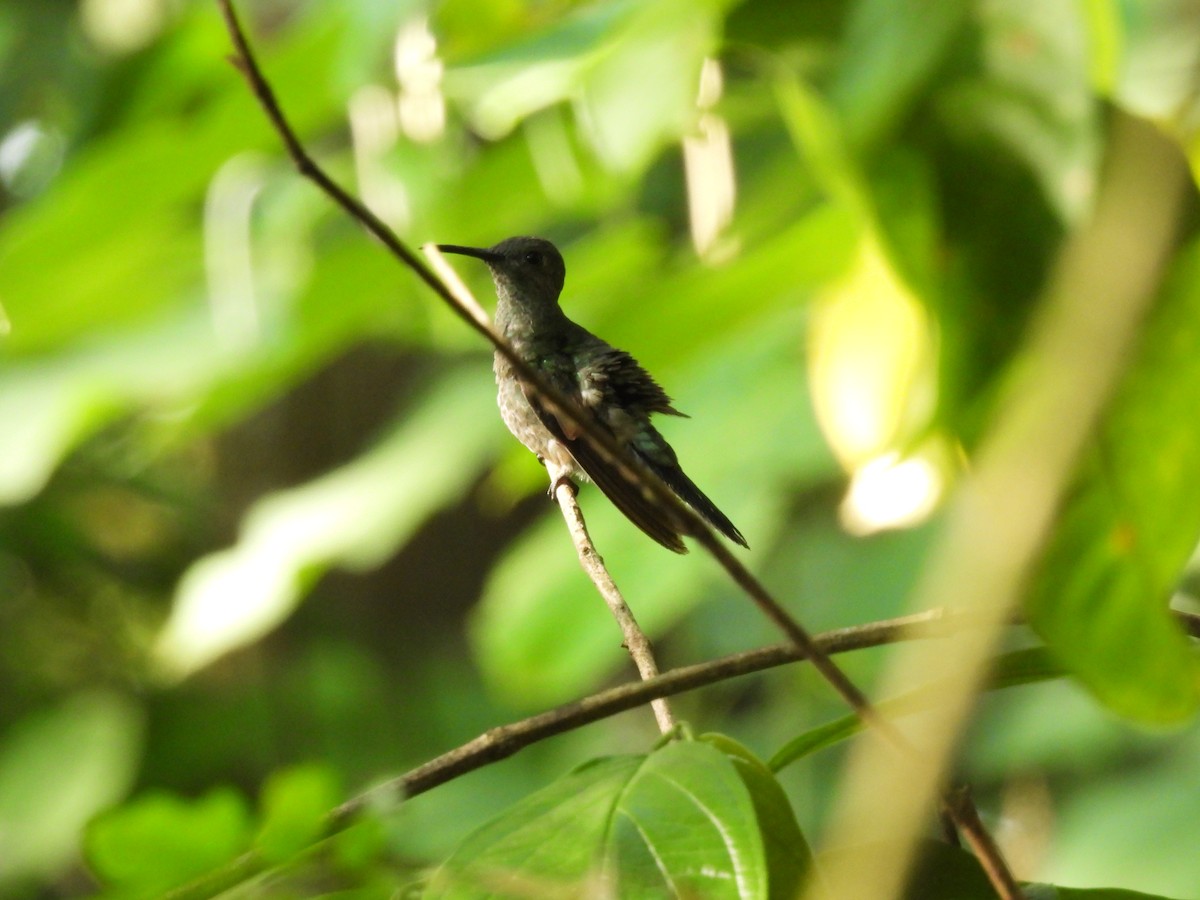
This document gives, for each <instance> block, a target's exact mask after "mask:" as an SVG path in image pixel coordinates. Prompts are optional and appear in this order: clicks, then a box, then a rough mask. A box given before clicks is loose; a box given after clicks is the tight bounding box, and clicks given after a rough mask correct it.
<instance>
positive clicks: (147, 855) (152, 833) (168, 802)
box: [87, 788, 251, 898]
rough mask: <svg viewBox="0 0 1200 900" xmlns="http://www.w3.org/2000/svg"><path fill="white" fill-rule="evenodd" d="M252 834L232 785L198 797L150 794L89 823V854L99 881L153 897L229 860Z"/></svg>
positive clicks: (245, 811) (244, 846)
mask: <svg viewBox="0 0 1200 900" xmlns="http://www.w3.org/2000/svg"><path fill="white" fill-rule="evenodd" d="M250 836H251V832H250V816H249V812H248V810H247V808H246V803H245V801H244V800H242V798H241V796H240V795H239V794H237V793H235V792H234V791H232V790H230V789H227V788H224V789H221V788H219V789H216V790H213V791H210V792H209V793H207V794H205V795H204V796H203V797H200V798H198V799H196V800H187V799H184V798H181V797H177V796H175V795H173V794H167V793H161V792H159V793H150V794H145V795H143V796H141V797H138V798H136V799H135V800H133V801H131V802H130V803H128V804H126V805H125V806H122V807H120V808H118V809H115V810H112V811H111V812H108V813H105V814H104V815H103V816H101V817H100V818H98V819H96V820H95V821H94V822H92V824H91V825H90V826H89V827H88V832H87V858H88V861H89V863H90V864H91V866H92V869H93V871H95V873H96V874H97V875H98V876H99V878H100V879H101V881H103V882H104V883H105V884H107V885H109V886H110V887H113V888H116V889H119V890H120V891H122V893H123V894H124V895H125V896H133V897H146V898H149V897H157V896H160V895H161V894H162V893H163V892H164V891H165V890H166V889H167V888H170V887H173V886H175V885H179V884H182V883H184V882H186V881H188V880H190V879H192V878H195V877H197V876H199V875H202V874H204V873H206V872H208V871H209V870H212V869H215V868H216V867H218V866H220V865H222V864H224V863H227V862H229V861H230V860H232V859H233V858H234V857H235V856H236V855H237V854H238V853H241V852H242V851H244V850H245V849H247V848H248V847H249V844H250Z"/></svg>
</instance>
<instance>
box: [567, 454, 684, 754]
mask: <svg viewBox="0 0 1200 900" xmlns="http://www.w3.org/2000/svg"><path fill="white" fill-rule="evenodd" d="M551 483H552V484H553V485H554V487H553V490H554V498H555V499H556V500H557V501H558V505H559V508H560V509H561V510H562V514H563V518H564V519H566V521H567V530H568V531H570V532H571V540H572V541H573V542H574V543H575V553H576V554H577V555H578V556H579V564H580V565H581V566H582V567H583V571H584V572H586V573H587V575H588V577H589V578H590V579H591V580H592V584H594V585H595V586H596V590H597V591H599V592H600V596H601V597H603V598H604V602H605V604H606V605H607V606H608V610H609V612H611V613H612V616H613V618H614V619H616V620H617V625H618V626H619V627H620V629H621V635H622V637H623V638H624V646H625V649H626V650H628V651H629V655H630V657H632V659H633V664H634V665H635V666H637V670H638V674H639V675H641V677H642V680H643V681H649V680H650V679H651V678H655V677H656V676H657V675H658V674H659V672H658V663H657V662H655V659H654V649H653V648H652V647H651V646H650V639H649V638H647V637H646V633H645V632H644V631H642V629H641V627H640V626H639V625H638V623H637V620H636V619H635V618H634V617H633V611H632V610H631V609H630V608H629V606H628V605H627V604H626V603H625V598H624V597H622V596H621V591H620V590H619V589H618V588H617V585H616V582H614V581H613V580H612V576H611V575H609V573H608V567H607V566H605V565H604V559H603V558H602V557H601V556H600V554H599V553H597V552H596V546H595V544H593V543H592V537H591V535H590V534H588V530H587V523H586V522H584V520H583V511H582V510H580V508H579V504H578V503H577V502H576V500H575V486H574V485H573V484H572V483H571V482H570V481H568V480H566V479H565V478H560V477H557V476H555V475H554V474H552V475H551ZM650 705H651V707H652V708H653V710H654V718H655V719H656V720H657V721H658V728H659V731H661V732H662V733H663V734H667V733H669V732H671V731H672V730H674V728H675V717H674V715H672V713H671V707H670V705H669V704H668V703H667V701H666V699H665V698H662V697H658V698H655V699H654V700H652V701H650Z"/></svg>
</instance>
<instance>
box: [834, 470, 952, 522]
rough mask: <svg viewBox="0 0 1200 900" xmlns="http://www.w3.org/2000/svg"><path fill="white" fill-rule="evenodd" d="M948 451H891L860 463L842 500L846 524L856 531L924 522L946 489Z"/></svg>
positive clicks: (843, 516)
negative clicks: (905, 452)
mask: <svg viewBox="0 0 1200 900" xmlns="http://www.w3.org/2000/svg"><path fill="white" fill-rule="evenodd" d="M945 456H946V454H945V453H937V452H936V448H935V449H922V450H920V451H918V452H917V453H915V454H913V455H911V456H908V457H901V455H900V454H899V453H896V452H894V451H893V452H888V453H884V454H882V455H881V456H877V457H875V458H874V459H872V460H869V461H868V462H866V463H864V464H863V465H861V466H859V467H858V468H857V469H856V470H855V472H854V475H853V476H852V477H851V480H850V489H849V490H848V491H847V492H846V497H845V499H844V500H843V501H842V507H841V515H842V524H843V525H845V527H846V528H847V529H848V530H849V531H850V532H852V533H854V534H860V535H864V534H870V533H872V532H875V531H880V530H883V529H885V528H905V527H908V526H910V525H917V524H919V523H920V522H922V521H924V520H925V519H926V518H927V517H928V516H929V515H930V514H931V513H932V512H933V511H934V509H936V508H937V504H938V501H939V500H941V497H942V492H943V490H944V489H945V481H946V477H945Z"/></svg>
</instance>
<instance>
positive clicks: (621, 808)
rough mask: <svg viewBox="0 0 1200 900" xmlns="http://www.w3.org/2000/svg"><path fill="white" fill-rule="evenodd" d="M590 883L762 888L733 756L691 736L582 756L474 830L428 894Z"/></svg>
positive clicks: (647, 889) (694, 890)
mask: <svg viewBox="0 0 1200 900" xmlns="http://www.w3.org/2000/svg"><path fill="white" fill-rule="evenodd" d="M587 885H591V886H593V887H599V888H600V889H601V890H603V891H604V893H606V894H607V895H611V896H619V897H622V898H640V897H647V898H650V897H661V896H699V897H706V898H720V897H738V898H750V897H755V898H760V897H764V896H766V895H767V864H766V858H765V852H764V848H763V841H762V836H761V834H760V832H759V827H758V823H757V821H756V818H755V807H754V803H753V801H752V799H751V796H750V793H749V791H748V790H747V788H746V783H745V782H744V781H743V779H742V777H741V776H740V774H739V771H738V769H737V768H736V767H735V766H734V764H733V763H732V762H731V761H730V759H729V758H728V757H727V756H726V755H725V754H723V753H721V752H720V751H718V750H716V749H715V748H713V747H711V746H708V745H706V744H704V743H698V742H693V741H687V742H673V743H670V744H668V745H667V746H665V747H663V748H662V749H660V750H657V751H655V752H654V753H652V754H650V755H649V756H622V757H612V758H608V759H602V760H596V761H593V762H590V763H587V764H585V765H584V766H582V767H580V768H578V769H576V770H575V771H574V772H572V773H570V774H569V775H567V776H566V777H564V778H561V779H559V780H558V781H557V782H555V783H554V784H552V785H550V786H548V787H546V788H544V789H542V790H541V791H538V792H537V793H536V794H533V795H532V796H530V797H527V798H526V799H525V800H523V801H521V802H520V803H518V804H517V805H516V806H514V807H513V808H512V809H510V810H509V811H508V812H506V813H504V814H502V815H501V816H500V817H499V818H497V819H495V820H493V821H492V822H491V823H489V824H487V825H485V826H483V827H482V828H480V829H479V830H478V831H476V832H475V833H474V834H472V835H470V836H469V837H468V838H467V839H466V840H465V841H464V842H463V843H462V845H461V846H460V847H459V848H458V849H457V850H456V851H455V852H454V854H453V855H452V856H451V857H450V859H449V860H447V861H446V863H445V864H444V865H443V866H442V868H441V869H440V870H439V871H438V873H437V875H436V876H435V878H434V881H433V883H432V885H431V886H430V890H429V892H428V893H427V896H428V897H454V898H466V897H487V896H496V895H497V894H503V892H504V891H505V889H506V888H508V889H510V890H512V891H514V892H520V891H525V890H535V891H537V890H551V889H560V890H566V891H568V892H578V891H580V890H586V889H587V887H586V886H587Z"/></svg>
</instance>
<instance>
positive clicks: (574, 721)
mask: <svg viewBox="0 0 1200 900" xmlns="http://www.w3.org/2000/svg"><path fill="white" fill-rule="evenodd" d="M968 624H969V623H968V622H967V621H966V620H965V619H964V618H962V617H956V618H953V619H951V618H947V617H946V616H945V615H943V614H942V612H941V611H940V610H934V611H932V612H925V613H918V614H916V615H911V616H901V617H899V618H895V619H885V620H883V621H879V622H872V623H870V624H867V625H855V626H852V627H850V628H840V629H837V630H836V631H830V632H826V633H824V634H821V635H819V636H818V637H817V638H816V642H817V644H818V646H819V647H820V648H821V651H822V652H823V653H825V654H835V653H846V652H848V651H851V650H861V649H864V648H867V647H878V646H880V645H882V644H890V643H895V642H897V641H908V640H923V639H929V638H936V637H945V636H947V635H949V634H951V633H954V632H956V631H957V630H959V629H961V628H962V627H964V626H966V625H968ZM804 659H806V657H805V655H804V653H803V652H802V651H801V650H799V649H798V648H797V647H796V646H795V645H792V644H781V645H777V646H774V647H762V648H760V649H757V650H747V651H745V652H743V653H735V654H733V655H731V656H725V657H722V658H721V659H716V660H710V661H709V662H704V663H697V664H696V665H691V666H682V667H680V668H677V669H671V670H670V671H668V672H665V673H663V674H661V675H658V676H656V677H654V678H650V679H647V680H645V681H634V682H628V683H626V684H621V685H618V686H617V687H613V688H609V689H607V690H604V691H599V692H598V693H595V694H591V695H590V696H587V697H584V698H582V699H580V700H576V701H574V702H572V703H567V704H564V705H562V706H558V707H555V708H554V709H550V710H547V711H546V712H542V713H538V714H537V715H535V716H530V717H529V718H527V719H522V720H520V721H519V722H512V723H509V724H507V725H501V726H499V727H497V728H492V729H490V730H488V731H486V732H484V733H483V734H481V735H479V736H478V737H477V738H475V739H474V740H471V741H468V742H467V743H465V744H463V745H462V746H460V747H456V748H455V749H453V750H450V751H449V752H447V753H443V754H442V755H441V756H438V757H436V758H434V759H431V760H429V761H428V762H426V763H424V764H423V765H420V766H418V767H417V768H415V769H413V770H411V771H409V772H406V773H405V774H404V775H401V776H399V777H398V778H394V779H392V780H390V781H387V782H384V783H383V784H381V785H379V786H377V787H374V788H372V789H371V790H369V791H367V792H365V793H363V794H361V795H359V796H358V797H355V798H354V799H352V800H350V801H348V802H347V803H345V804H343V805H342V806H341V807H339V808H338V810H337V812H336V814H335V817H336V818H337V819H338V820H339V821H340V820H343V819H346V818H348V817H352V816H353V815H354V814H355V813H357V812H359V811H360V810H363V809H365V808H367V807H370V806H372V805H375V804H377V803H385V802H398V801H399V800H402V799H404V798H405V797H412V796H415V795H416V794H420V793H424V792H425V791H427V790H430V789H431V788H434V787H437V786H438V785H440V784H444V783H445V782H447V781H450V780H451V779H453V778H456V777H457V776H459V775H462V774H464V773H466V772H471V771H474V770H475V769H479V768H482V767H483V766H485V765H487V764H488V763H493V762H498V761H499V760H502V759H506V758H508V757H509V756H512V755H513V754H514V753H516V752H517V751H518V750H522V749H524V748H525V747H528V746H529V745H531V744H534V743H537V742H538V741H541V740H544V739H546V738H548V737H552V736H554V735H556V734H562V733H563V732H565V731H570V730H572V729H574V728H578V727H580V726H581V725H587V724H589V723H591V722H596V721H599V720H600V719H605V718H608V717H610V716H615V715H617V714H618V713H622V712H626V711H627V710H630V709H634V708H635V707H638V706H641V705H642V704H644V703H646V702H648V701H650V700H654V699H657V698H659V697H669V696H673V695H675V694H680V693H683V692H685V691H691V690H695V689H697V688H701V687H705V686H707V685H710V684H716V683H717V682H720V681H727V680H729V679H731V678H736V677H738V676H741V675H748V674H751V673H753V672H761V671H763V670H764V669H771V668H775V667H777V666H782V665H787V664H788V663H794V662H800V661H802V660H804Z"/></svg>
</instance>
